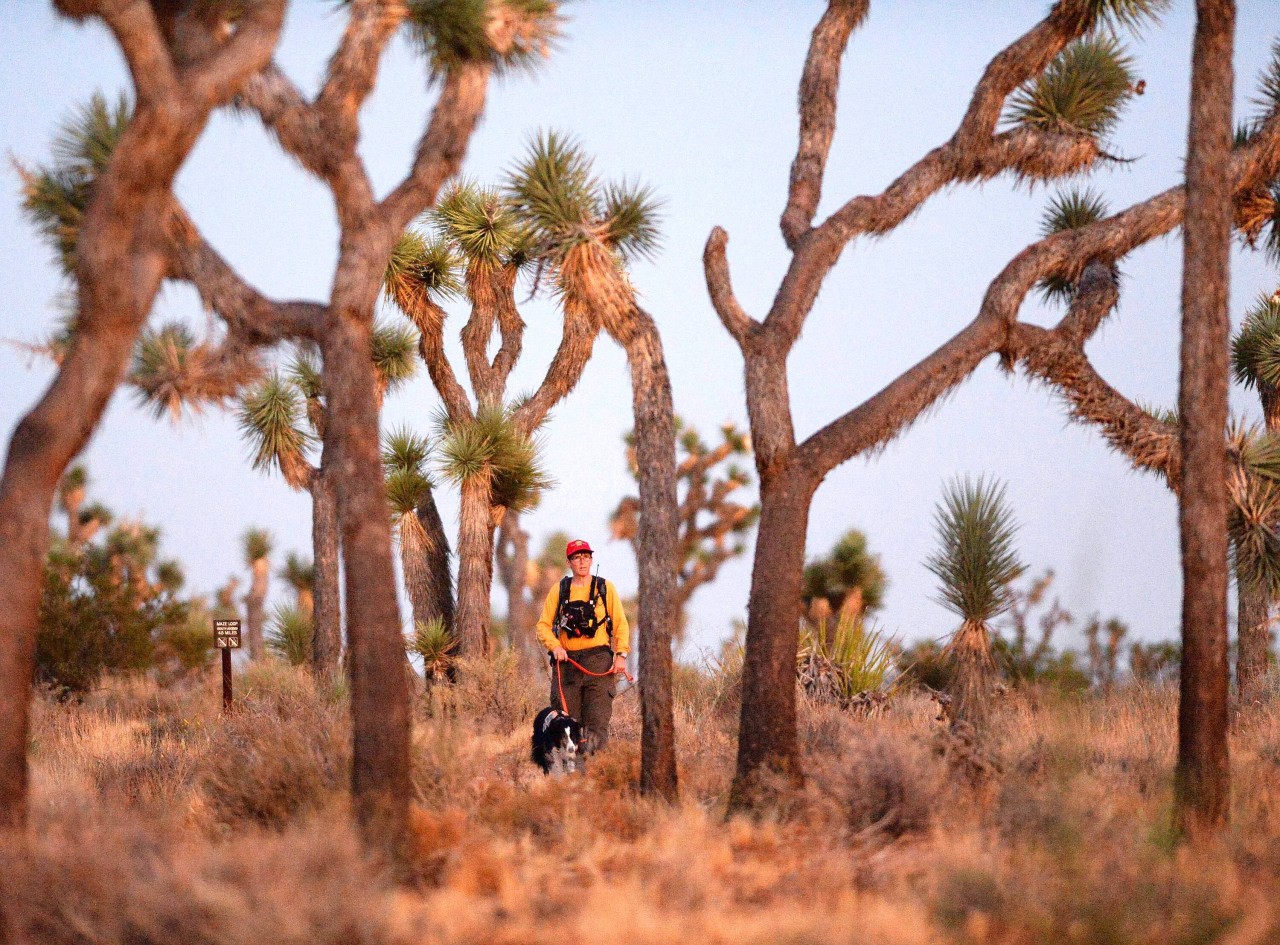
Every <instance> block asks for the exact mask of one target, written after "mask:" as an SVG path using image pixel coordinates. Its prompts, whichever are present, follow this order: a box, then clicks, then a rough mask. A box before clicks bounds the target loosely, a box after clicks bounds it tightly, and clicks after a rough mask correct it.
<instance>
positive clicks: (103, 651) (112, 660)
mask: <svg viewBox="0 0 1280 945" xmlns="http://www.w3.org/2000/svg"><path fill="white" fill-rule="evenodd" d="M186 615H187V609H186V605H185V604H184V603H182V602H181V601H179V600H178V599H177V598H176V597H175V596H174V594H173V593H172V592H171V591H170V590H169V589H168V588H166V587H164V586H161V585H160V584H153V583H151V582H150V581H148V580H147V579H146V577H145V572H144V573H143V574H142V575H138V574H131V573H129V572H128V571H127V570H122V568H121V566H120V563H119V560H118V558H117V557H115V556H113V555H112V554H110V553H109V552H108V550H107V549H106V548H102V549H99V548H90V549H87V550H85V551H80V552H76V551H69V550H55V551H54V552H52V553H51V554H50V556H49V561H48V564H47V566H46V568H45V583H44V591H43V594H42V596H41V599H40V616H39V624H38V628H37V634H36V678H37V679H38V680H39V681H40V682H43V683H46V684H48V685H50V686H53V687H55V688H57V689H60V690H62V691H63V692H64V693H65V694H67V695H70V696H82V695H83V694H84V693H86V692H88V691H89V690H90V689H92V688H93V687H94V686H96V685H97V684H98V681H99V680H100V679H101V678H102V675H103V673H106V672H109V671H115V672H123V671H128V670H143V669H147V668H149V667H150V666H151V665H152V658H153V654H154V649H155V638H156V636H157V635H158V634H160V633H161V632H162V631H164V630H165V629H166V628H171V627H176V626H180V625H182V624H183V623H184V622H185V620H186Z"/></svg>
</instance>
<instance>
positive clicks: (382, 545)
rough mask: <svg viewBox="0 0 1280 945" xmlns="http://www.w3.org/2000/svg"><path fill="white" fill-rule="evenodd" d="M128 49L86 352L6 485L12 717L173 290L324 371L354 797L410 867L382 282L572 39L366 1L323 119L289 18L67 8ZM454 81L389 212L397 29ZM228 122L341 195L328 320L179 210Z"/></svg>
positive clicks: (84, 275) (80, 235)
mask: <svg viewBox="0 0 1280 945" xmlns="http://www.w3.org/2000/svg"><path fill="white" fill-rule="evenodd" d="M58 6H59V8H60V9H62V10H64V11H65V12H67V13H68V14H70V15H73V16H76V17H78V18H84V17H90V16H92V17H97V18H100V19H101V20H103V22H104V23H105V24H106V25H107V26H108V27H109V28H110V29H111V31H112V33H113V35H114V36H115V38H116V40H117V42H118V44H119V46H120V48H121V51H122V52H123V54H124V57H125V60H126V63H127V64H128V66H129V69H130V74H131V77H132V79H133V83H134V86H135V89H136V90H137V96H136V104H135V106H134V109H133V111H132V114H131V120H130V122H129V125H128V129H127V130H126V132H125V133H124V134H123V135H122V136H121V139H120V141H119V143H118V144H117V145H116V147H115V149H114V151H113V152H111V154H110V157H109V159H104V160H103V161H102V163H101V165H96V164H95V165H92V166H89V167H88V168H87V169H85V173H84V174H82V175H81V177H80V178H78V181H85V182H87V186H86V187H84V188H82V190H83V191H84V193H83V195H82V196H83V200H82V205H83V206H84V211H83V216H82V218H81V219H80V220H79V221H78V226H77V229H76V237H75V251H74V256H75V261H76V273H75V275H76V280H75V281H76V286H77V291H78V304H77V322H76V333H75V338H74V340H73V341H72V343H71V345H70V347H69V349H68V353H67V356H66V358H65V359H64V360H63V363H62V364H61V365H60V367H59V371H58V377H57V379H56V380H55V382H54V384H53V385H52V387H51V388H50V390H49V392H48V393H47V394H46V395H45V397H44V398H43V399H42V401H41V403H40V404H39V405H38V406H37V407H36V408H35V410H34V411H33V412H32V413H31V414H30V415H29V416H28V417H26V418H24V420H23V422H22V423H21V424H20V425H19V427H18V430H17V431H16V433H15V436H14V439H13V441H12V445H11V448H10V450H9V453H8V457H7V461H6V468H5V473H4V478H3V480H0V558H2V559H3V560H5V561H6V562H8V567H9V568H10V571H9V578H10V579H9V580H8V581H7V582H6V584H5V588H4V589H3V591H0V595H2V596H0V604H3V606H0V614H3V617H0V631H2V632H0V695H2V696H3V697H4V700H5V701H6V703H8V704H12V705H15V706H16V705H19V704H22V705H25V703H26V694H27V693H28V690H29V684H30V679H31V672H30V670H31V666H32V663H31V656H30V654H31V652H32V641H33V639H34V636H33V634H34V626H35V613H36V608H37V606H38V601H39V587H40V580H41V573H42V570H41V569H42V562H43V557H44V551H45V549H46V548H47V546H48V521H47V519H48V512H49V509H50V507H51V504H52V497H53V493H54V489H55V488H56V485H57V481H58V479H59V477H60V476H61V474H62V472H63V470H64V469H65V468H66V466H67V465H68V463H69V462H70V461H71V459H72V457H73V456H74V455H75V453H76V452H78V450H79V449H80V447H81V446H82V445H83V443H84V442H85V440H86V439H87V438H88V436H89V434H90V433H91V432H92V430H93V428H94V426H95V425H96V424H97V421H98V419H99V417H100V416H101V413H102V410H103V408H104V406H105V404H106V402H107V399H108V397H109V396H110V394H111V392H112V390H113V389H114V388H115V386H116V384H117V383H118V380H119V378H120V377H121V375H122V374H123V373H124V369H125V366H126V362H127V360H128V357H129V354H130V352H131V350H132V348H133V345H134V342H135V340H136V338H137V336H138V333H139V331H140V330H141V328H142V325H143V323H144V321H145V320H146V318H147V317H148V315H149V314H150V311H151V307H152V302H153V301H154V299H155V296H156V292H157V291H158V289H159V286H160V282H161V280H162V279H164V278H166V277H169V278H175V279H181V280H185V281H189V282H191V283H192V284H193V285H194V286H195V287H196V289H197V291H198V292H199V293H200V295H201V297H202V300H203V301H204V302H205V304H206V305H207V306H208V308H209V309H210V310H211V311H213V312H215V313H216V314H217V315H218V316H219V317H220V318H222V320H223V321H224V322H225V323H226V324H227V327H228V333H229V336H230V337H231V338H232V339H234V340H235V341H236V342H237V343H242V344H245V345H253V344H263V343H272V342H275V341H278V340H280V339H283V338H295V339H308V340H311V341H314V342H315V343H316V344H317V345H318V346H319V347H320V349H321V354H322V357H323V361H324V379H323V383H324V389H325V394H326V402H327V403H328V405H329V406H330V408H331V417H330V421H331V422H330V425H329V427H328V429H327V430H326V446H327V447H330V448H331V449H332V451H333V452H332V456H331V459H332V461H333V468H334V469H335V471H336V475H335V480H336V481H335V483H334V485H335V488H336V493H337V496H338V507H339V518H340V524H341V530H342V533H343V551H344V555H343V560H344V566H345V579H346V582H347V591H348V593H347V594H346V596H345V600H346V604H347V609H348V618H349V619H348V626H350V627H352V628H358V635H357V637H356V638H355V639H353V641H352V642H353V658H352V715H353V719H354V742H355V744H354V751H353V761H352V787H353V791H354V793H355V797H356V812H357V815H358V817H359V821H360V824H361V827H362V829H363V831H364V835H365V837H366V839H367V840H368V841H369V842H370V843H371V844H372V845H374V846H375V847H377V848H380V849H382V850H384V851H385V852H387V853H388V854H390V855H392V856H397V855H398V854H399V851H400V850H401V848H402V843H403V839H404V831H405V829H406V826H405V825H406V817H407V810H408V807H407V805H408V800H407V799H408V796H409V775H408V767H407V760H406V759H407V753H408V739H409V693H408V689H407V687H406V686H404V685H402V684H399V683H396V682H394V681H392V682H388V680H389V679H393V676H392V672H393V670H392V667H395V666H398V665H399V664H400V663H401V662H402V661H403V645H402V641H401V637H400V628H399V618H398V615H397V612H396V611H397V605H396V598H395V587H394V572H393V569H392V565H391V556H390V528H389V525H388V523H387V522H386V519H385V516H383V515H382V514H381V512H382V509H383V508H384V507H385V506H384V503H385V496H384V492H383V487H382V482H381V467H380V463H379V456H378V452H379V451H378V430H377V385H376V382H375V378H374V374H373V371H372V369H371V367H370V365H369V363H368V352H369V351H370V350H371V335H372V327H373V316H374V306H375V304H376V300H377V289H378V285H379V283H380V282H381V279H382V275H383V273H382V262H381V261H382V260H385V259H386V258H387V256H388V255H389V254H390V252H391V249H392V247H393V246H394V245H395V241H396V239H397V238H398V237H399V235H400V234H401V233H402V232H403V231H404V229H405V227H406V226H407V225H408V224H409V222H410V221H411V220H412V219H414V218H415V217H416V216H417V215H418V214H419V213H421V212H422V211H423V210H424V209H425V208H427V207H429V206H430V205H431V204H432V203H433V202H434V200H435V197H436V195H437V193H438V191H439V189H440V187H441V186H442V184H443V182H444V181H445V180H447V179H448V178H449V177H450V176H452V175H453V174H455V173H456V172H457V170H458V168H459V166H460V163H461V161H462V158H463V155H464V153H465V150H466V146H467V142H468V140H469V139H470V136H471V133H472V131H473V130H474V128H475V126H476V123H477V121H478V119H479V116H480V114H481V112H482V111H483V108H484V102H485V93H486V90H487V86H488V81H489V78H490V77H491V76H492V75H493V73H494V72H495V71H499V70H501V69H504V68H513V67H521V66H529V65H531V64H532V63H534V62H536V61H537V60H539V59H540V58H542V57H543V56H545V55H546V54H547V51H548V44H549V42H550V40H551V39H552V38H554V36H555V35H556V33H557V30H558V25H559V17H558V14H557V11H556V4H555V3H554V2H553V0H486V2H477V3H466V4H436V3H432V4H425V3H415V4H393V5H388V4H386V3H383V2H381V0H352V2H350V3H348V4H345V5H344V13H345V15H346V17H347V28H346V29H345V31H344V33H343V36H342V38H341V40H340V42H339V45H338V48H337V50H336V51H335V53H334V55H333V56H332V57H331V58H330V59H329V62H328V66H327V69H326V71H325V74H324V75H323V76H322V78H321V88H320V90H319V91H318V93H317V94H316V95H315V96H314V98H308V97H307V96H305V95H304V94H303V93H302V92H301V91H300V90H299V89H298V88H296V87H295V85H294V84H293V82H292V81H291V80H290V79H289V78H288V77H287V76H286V75H285V74H284V72H283V71H282V70H281V69H279V68H278V67H277V66H275V65H274V64H273V63H272V61H271V57H272V55H273V54H274V50H275V45H276V42H277V39H278V36H279V31H280V26H281V21H282V17H283V11H284V6H285V2H284V0H261V2H258V3H254V4H250V5H245V4H239V3H223V2H216V3H199V4H185V3H183V4H172V3H163V4H162V3H159V2H156V0H58ZM402 27H403V28H404V30H405V31H406V32H408V33H410V34H411V36H412V38H413V39H415V40H416V41H417V42H416V43H415V44H414V48H415V49H416V50H418V51H420V52H421V53H422V54H423V56H424V59H425V60H426V61H427V63H428V66H429V69H430V71H431V73H432V75H433V77H435V78H437V79H438V80H439V85H438V88H439V95H438V98H437V101H436V105H435V108H434V111H433V113H432V118H431V121H430V122H429V124H428V127H427V128H426V131H425V133H424V134H423V136H422V140H421V143H420V145H419V147H418V150H417V153H416V154H415V156H414V159H413V162H412V167H411V168H410V171H409V173H408V175H407V176H406V177H405V179H404V180H402V181H401V182H400V183H398V184H397V185H396V186H394V187H393V188H392V189H391V191H390V192H389V193H388V194H387V195H386V196H385V197H383V198H378V197H376V196H375V194H374V190H373V187H372V185H371V183H370V181H369V177H368V174H367V172H366V169H365V167H364V164H363V162H362V160H361V158H360V156H359V153H358V151H357V142H358V141H359V137H360V135H359V113H360V109H361V106H362V105H363V103H364V102H365V100H366V99H367V97H368V95H369V93H370V92H371V91H372V89H373V85H374V80H375V76H376V70H377V68H378V65H379V62H380V60H381V57H382V54H383V53H384V52H385V50H386V48H387V45H388V44H389V42H390V41H391V39H392V37H393V36H394V35H395V34H396V33H397V32H398V31H399V30H400V29H401V28H402ZM232 100H235V102H236V104H237V105H238V106H239V107H241V108H244V109H246V110H248V111H251V112H253V113H255V114H256V115H257V116H258V117H259V118H260V119H261V120H262V121H263V123H264V124H265V125H266V126H267V128H268V130H269V131H270V132H271V133H272V134H273V135H274V136H275V139H276V140H277V142H278V143H279V144H280V146H281V147H282V148H283V149H284V150H285V151H286V152H287V153H289V154H290V155H291V156H292V157H294V158H295V159H296V160H297V161H298V163H299V164H301V165H302V167H303V168H305V169H306V170H307V171H308V172H309V173H311V174H313V175H315V176H316V177H317V178H319V179H320V180H321V181H322V182H323V183H324V184H325V185H326V186H327V187H328V189H329V190H330V192H331V193H332V194H333V197H334V200H335V204H336V209H337V216H338V223H339V227H340V229H341V233H342V238H341V240H340V247H341V251H340V254H339V260H338V264H337V267H336V271H335V273H334V278H333V280H332V291H331V294H330V297H329V298H328V299H327V300H326V301H325V302H323V303H311V302H277V301H274V300H272V299H269V298H266V297H264V296H263V295H262V294H261V293H259V292H258V291H256V290H255V289H254V288H253V287H252V286H250V285H248V284H247V283H246V282H244V281H243V280H242V279H241V278H240V277H239V275H238V274H237V273H236V272H235V271H234V270H232V269H231V268H230V267H229V266H228V265H227V264H226V262H225V261H224V260H223V259H222V258H221V257H220V256H219V255H218V254H217V253H216V252H215V251H214V250H213V249H212V248H211V247H210V246H209V245H208V244H207V243H206V242H205V241H204V240H203V239H202V237H201V236H200V233H199V231H198V230H197V229H196V227H195V225H194V224H193V222H192V221H191V220H190V219H189V218H188V217H187V216H186V214H185V213H184V212H183V210H182V208H181V207H180V206H179V205H178V203H177V201H176V200H175V199H174V196H173V194H172V190H171V185H172V182H173V179H174V177H175V176H176V174H177V172H178V170H179V168H180V167H181V166H182V164H183V162H184V161H185V160H186V158H187V156H188V154H189V153H190V150H191V148H192V147H193V146H194V144H195V142H196V140H197V139H198V138H199V136H200V134H201V132H202V131H203V129H204V126H205V124H206V122H207V121H208V118H209V115H210V114H211V112H212V111H213V110H214V109H215V108H218V107H220V106H223V105H226V104H228V103H230V102H232ZM27 718H28V716H27V712H26V710H25V709H24V710H22V711H20V712H12V713H6V715H5V717H4V720H3V723H2V724H0V817H2V818H3V819H4V821H5V822H6V823H19V824H20V823H22V822H24V820H25V814H26V774H25V772H26V765H25V746H26V741H27V739H26V732H27V724H28V723H27Z"/></svg>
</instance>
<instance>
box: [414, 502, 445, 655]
mask: <svg viewBox="0 0 1280 945" xmlns="http://www.w3.org/2000/svg"><path fill="white" fill-rule="evenodd" d="M418 521H419V522H420V523H421V525H422V531H423V533H424V534H425V535H426V538H427V540H426V547H425V548H424V549H423V554H424V555H425V558H426V571H427V579H428V581H429V586H430V590H429V591H428V593H427V595H426V596H427V598H428V600H427V612H426V618H427V619H428V620H431V619H433V618H436V617H439V618H440V619H441V620H442V621H444V625H445V627H446V628H448V629H450V630H452V629H453V620H454V612H453V572H452V571H451V570H450V569H449V559H450V557H452V554H453V552H452V550H451V549H450V548H449V536H448V535H446V534H445V530H444V522H443V521H441V519H440V510H439V509H438V508H436V499H435V496H434V495H432V493H431V490H429V489H428V490H427V492H426V494H425V495H424V496H423V499H422V502H421V503H419V505H418Z"/></svg>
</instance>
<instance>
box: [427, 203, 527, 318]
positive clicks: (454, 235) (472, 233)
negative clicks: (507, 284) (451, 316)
mask: <svg viewBox="0 0 1280 945" xmlns="http://www.w3.org/2000/svg"><path fill="white" fill-rule="evenodd" d="M431 220H432V222H434V224H435V226H436V228H437V230H438V232H439V234H440V236H441V237H442V238H443V239H444V240H445V241H446V245H447V246H449V247H454V248H456V250H457V252H458V253H460V254H461V255H462V256H463V257H465V258H466V259H467V260H469V261H471V262H473V263H482V264H487V265H491V266H503V265H516V266H520V265H523V264H524V263H525V262H527V261H529V259H530V258H531V256H532V251H533V246H532V239H533V233H532V231H531V230H530V228H529V227H528V226H527V225H526V224H525V222H524V221H523V220H522V219H521V218H520V214H519V213H518V212H517V208H516V206H515V205H514V204H513V203H512V201H510V200H509V199H508V198H507V197H506V196H505V195H504V194H502V193H500V192H499V191H498V190H496V189H494V188H490V187H480V186H478V185H476V184H473V183H470V182H467V181H459V182H457V183H455V184H453V185H451V186H450V187H449V189H448V190H446V191H445V193H444V195H443V196H442V197H441V198H440V202H439V204H437V206H436V209H435V210H434V211H433V212H432V214H431ZM427 248H428V250H429V252H433V253H434V254H436V256H441V254H443V253H444V252H447V250H441V249H432V248H431V247H430V244H428V247H427ZM423 261H424V263H434V264H435V265H436V267H437V269H436V270H435V271H436V272H439V276H438V278H439V280H440V282H441V283H442V284H443V285H447V282H446V280H447V278H448V277H447V270H445V269H444V264H445V263H447V261H448V257H447V256H443V257H442V258H440V259H439V261H438V262H437V261H436V259H435V258H434V257H433V256H432V255H427V256H425V257H424V259H423ZM432 274H433V275H434V274H435V273H434V272H433V273H432ZM434 291H435V293H436V295H437V297H438V296H439V295H440V291H439V289H436V290H434Z"/></svg>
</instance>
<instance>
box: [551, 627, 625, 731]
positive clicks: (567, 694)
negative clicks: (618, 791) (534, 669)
mask: <svg viewBox="0 0 1280 945" xmlns="http://www.w3.org/2000/svg"><path fill="white" fill-rule="evenodd" d="M569 658H570V659H573V660H576V661H577V662H579V663H581V664H582V665H583V667H584V668H586V669H589V670H591V671H592V672H593V673H607V672H608V671H609V670H610V669H612V668H613V652H612V651H611V650H610V649H609V648H608V647H607V646H593V647H592V648H591V649H589V650H570V651H569ZM556 666H557V664H556V662H555V660H552V661H551V705H552V707H554V708H557V709H565V710H566V711H567V712H568V713H569V714H570V715H572V716H573V717H574V718H575V719H577V720H578V721H579V722H581V723H582V729H583V739H584V741H585V742H586V744H585V745H584V746H583V747H584V749H585V750H586V751H587V752H592V751H599V750H600V749H602V748H604V746H605V745H607V744H608V743H609V719H610V718H611V717H612V716H613V689H614V684H615V683H616V682H617V679H618V677H616V676H588V675H587V674H586V673H583V672H582V671H581V670H579V669H578V667H576V666H574V665H573V664H572V663H560V664H559V669H560V678H559V680H557V679H556ZM561 690H563V691H564V704H563V705H561V702H560V692H561ZM566 707H567V709H566Z"/></svg>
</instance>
